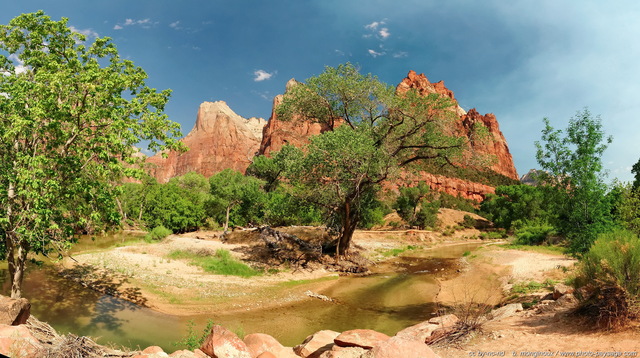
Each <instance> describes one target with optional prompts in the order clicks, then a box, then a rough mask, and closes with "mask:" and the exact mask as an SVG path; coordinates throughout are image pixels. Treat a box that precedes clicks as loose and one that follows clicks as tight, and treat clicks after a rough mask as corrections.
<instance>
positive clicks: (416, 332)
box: [396, 321, 441, 342]
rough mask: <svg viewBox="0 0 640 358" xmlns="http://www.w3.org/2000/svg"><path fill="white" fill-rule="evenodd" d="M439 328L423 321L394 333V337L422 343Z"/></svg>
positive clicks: (437, 325) (434, 324)
mask: <svg viewBox="0 0 640 358" xmlns="http://www.w3.org/2000/svg"><path fill="white" fill-rule="evenodd" d="M440 327H441V326H440V325H439V324H436V323H429V322H428V321H424V322H420V323H418V324H415V325H413V326H410V327H407V328H405V329H403V330H401V331H399V332H398V333H396V337H401V338H404V339H407V340H414V341H420V342H424V341H425V339H427V337H430V336H431V334H432V333H433V331H435V330H437V329H438V328H440Z"/></svg>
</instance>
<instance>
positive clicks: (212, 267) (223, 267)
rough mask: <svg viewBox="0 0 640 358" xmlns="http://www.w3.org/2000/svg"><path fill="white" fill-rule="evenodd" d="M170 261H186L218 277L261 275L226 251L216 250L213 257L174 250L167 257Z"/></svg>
mask: <svg viewBox="0 0 640 358" xmlns="http://www.w3.org/2000/svg"><path fill="white" fill-rule="evenodd" d="M167 257H168V258H170V259H182V260H188V261H189V263H190V264H191V265H194V266H200V267H202V269H204V270H205V271H206V272H210V273H215V274H218V275H227V276H240V277H252V276H258V275H261V274H262V273H261V272H260V271H257V270H255V269H253V268H251V267H249V266H247V265H246V264H244V263H242V262H240V261H238V260H236V259H234V258H233V257H231V253H229V251H227V250H222V249H220V250H218V251H216V253H215V254H214V255H206V254H205V255H203V254H196V253H193V252H189V251H183V250H175V251H172V252H171V253H169V255H167Z"/></svg>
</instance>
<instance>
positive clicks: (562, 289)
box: [553, 283, 574, 300]
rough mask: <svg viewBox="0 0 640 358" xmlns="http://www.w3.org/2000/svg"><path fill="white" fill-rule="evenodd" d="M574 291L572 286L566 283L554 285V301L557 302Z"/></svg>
mask: <svg viewBox="0 0 640 358" xmlns="http://www.w3.org/2000/svg"><path fill="white" fill-rule="evenodd" d="M573 291H574V289H573V287H571V286H567V285H565V284H564V283H556V284H555V285H553V299H554V300H557V299H558V298H560V297H562V296H564V295H566V294H568V293H573Z"/></svg>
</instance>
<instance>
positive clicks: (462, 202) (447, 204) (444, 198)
mask: <svg viewBox="0 0 640 358" xmlns="http://www.w3.org/2000/svg"><path fill="white" fill-rule="evenodd" d="M434 198H437V202H438V206H439V207H441V208H448V209H454V210H460V211H468V212H470V213H474V212H476V211H477V210H476V205H477V204H476V202H475V201H473V200H471V199H465V198H462V197H459V196H453V195H451V194H447V193H437V194H435V193H434ZM432 202H435V199H434V200H432Z"/></svg>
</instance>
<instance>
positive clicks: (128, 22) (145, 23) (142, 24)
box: [113, 18, 158, 30]
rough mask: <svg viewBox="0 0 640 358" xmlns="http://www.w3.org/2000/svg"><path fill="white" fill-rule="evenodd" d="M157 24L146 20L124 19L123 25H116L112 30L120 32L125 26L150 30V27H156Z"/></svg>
mask: <svg viewBox="0 0 640 358" xmlns="http://www.w3.org/2000/svg"><path fill="white" fill-rule="evenodd" d="M157 24H158V23H157V22H152V21H151V19H149V18H146V19H142V20H135V19H125V20H124V22H123V23H121V24H116V25H115V26H114V27H113V29H114V30H122V29H123V28H124V27H125V26H140V27H142V28H144V29H148V28H150V27H151V26H152V25H157Z"/></svg>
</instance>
